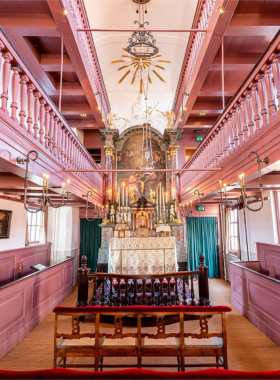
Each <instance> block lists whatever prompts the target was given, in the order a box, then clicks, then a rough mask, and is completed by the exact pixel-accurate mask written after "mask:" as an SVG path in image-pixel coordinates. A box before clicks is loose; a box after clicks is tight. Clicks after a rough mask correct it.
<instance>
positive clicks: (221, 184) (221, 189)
mask: <svg viewBox="0 0 280 380" xmlns="http://www.w3.org/2000/svg"><path fill="white" fill-rule="evenodd" d="M239 177H240V176H239ZM219 183H220V190H221V194H222V181H219Z"/></svg>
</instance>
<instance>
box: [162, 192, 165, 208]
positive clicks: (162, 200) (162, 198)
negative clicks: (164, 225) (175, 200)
mask: <svg viewBox="0 0 280 380" xmlns="http://www.w3.org/2000/svg"><path fill="white" fill-rule="evenodd" d="M162 205H163V208H164V206H165V203H164V189H163V188H162Z"/></svg>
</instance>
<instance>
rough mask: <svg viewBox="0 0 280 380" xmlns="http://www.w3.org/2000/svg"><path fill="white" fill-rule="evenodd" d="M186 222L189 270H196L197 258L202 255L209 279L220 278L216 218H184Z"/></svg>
mask: <svg viewBox="0 0 280 380" xmlns="http://www.w3.org/2000/svg"><path fill="white" fill-rule="evenodd" d="M186 221H187V249H188V267H189V270H196V267H197V265H199V259H198V256H199V254H200V253H203V254H204V257H205V261H204V265H207V266H208V267H209V272H208V274H209V277H220V261H219V245H218V225H217V224H218V220H217V217H215V216H209V217H200V218H186Z"/></svg>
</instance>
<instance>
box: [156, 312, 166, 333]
mask: <svg viewBox="0 0 280 380" xmlns="http://www.w3.org/2000/svg"><path fill="white" fill-rule="evenodd" d="M157 333H158V334H165V321H164V317H162V316H157Z"/></svg>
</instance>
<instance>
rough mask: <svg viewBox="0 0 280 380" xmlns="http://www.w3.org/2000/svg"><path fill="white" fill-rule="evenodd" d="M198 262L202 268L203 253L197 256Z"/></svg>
mask: <svg viewBox="0 0 280 380" xmlns="http://www.w3.org/2000/svg"><path fill="white" fill-rule="evenodd" d="M199 262H200V265H201V266H204V255H203V253H200V254H199Z"/></svg>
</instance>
